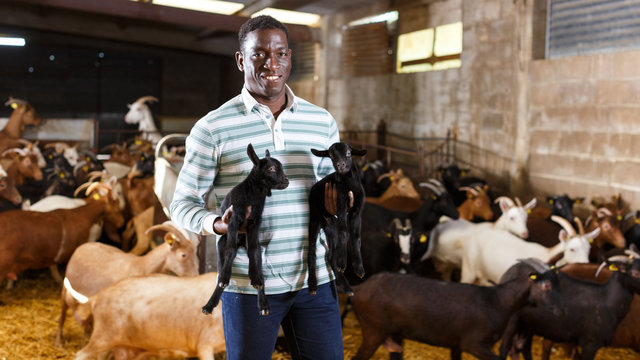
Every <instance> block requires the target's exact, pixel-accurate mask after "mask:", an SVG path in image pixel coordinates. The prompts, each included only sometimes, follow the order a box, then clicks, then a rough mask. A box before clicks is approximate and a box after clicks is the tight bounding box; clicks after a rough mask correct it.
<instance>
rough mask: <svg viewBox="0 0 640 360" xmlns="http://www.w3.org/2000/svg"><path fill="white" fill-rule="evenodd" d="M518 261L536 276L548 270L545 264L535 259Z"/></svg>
mask: <svg viewBox="0 0 640 360" xmlns="http://www.w3.org/2000/svg"><path fill="white" fill-rule="evenodd" d="M518 261H519V262H522V263H525V264H527V265H529V266H531V267H532V268H533V269H534V270H535V271H536V272H537V273H538V274H542V273H545V272H547V271H549V270H550V268H549V265H548V264H547V263H545V262H544V261H542V260H540V259H537V258H526V259H518Z"/></svg>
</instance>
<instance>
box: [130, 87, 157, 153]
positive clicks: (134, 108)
mask: <svg viewBox="0 0 640 360" xmlns="http://www.w3.org/2000/svg"><path fill="white" fill-rule="evenodd" d="M157 101H158V99H157V98H156V97H153V96H143V97H141V98H139V99H138V100H136V101H135V102H134V103H133V104H127V107H128V108H129V112H127V114H126V115H125V116H124V121H125V122H126V123H127V124H138V130H140V131H141V132H142V139H143V140H148V141H151V143H152V144H153V145H154V146H155V145H156V144H157V143H158V141H160V139H161V138H162V135H161V134H160V131H158V129H157V128H156V125H155V124H154V122H153V115H151V110H149V107H148V106H147V104H146V103H147V102H150V103H151V102H157Z"/></svg>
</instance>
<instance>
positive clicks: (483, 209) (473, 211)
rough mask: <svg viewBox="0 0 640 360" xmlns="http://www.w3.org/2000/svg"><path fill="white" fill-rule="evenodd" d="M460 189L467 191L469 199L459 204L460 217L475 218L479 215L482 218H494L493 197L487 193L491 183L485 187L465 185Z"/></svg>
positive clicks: (487, 219)
mask: <svg viewBox="0 0 640 360" xmlns="http://www.w3.org/2000/svg"><path fill="white" fill-rule="evenodd" d="M460 190H464V191H466V192H467V200H465V201H464V202H463V203H462V204H460V206H458V214H460V219H465V220H469V221H471V220H473V219H474V218H476V217H478V218H481V219H482V220H486V221H489V220H491V219H493V210H491V199H489V196H488V195H487V191H488V190H489V185H486V184H485V185H484V187H479V186H475V187H467V186H463V187H461V188H460Z"/></svg>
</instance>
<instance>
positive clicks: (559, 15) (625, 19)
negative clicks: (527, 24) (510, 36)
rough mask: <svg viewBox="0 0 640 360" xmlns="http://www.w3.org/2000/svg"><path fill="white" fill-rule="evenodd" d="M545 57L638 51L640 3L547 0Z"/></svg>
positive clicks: (630, 0)
mask: <svg viewBox="0 0 640 360" xmlns="http://www.w3.org/2000/svg"><path fill="white" fill-rule="evenodd" d="M548 6H549V7H548V16H547V39H548V40H547V43H546V46H547V48H546V57H547V58H556V57H561V56H574V55H580V54H589V53H603V52H611V51H616V50H618V51H619V50H626V49H634V48H635V49H637V48H640V1H639V0H627V1H592V0H573V1H566V0H565V1H561V0H549V2H548Z"/></svg>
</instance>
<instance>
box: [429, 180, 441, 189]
mask: <svg viewBox="0 0 640 360" xmlns="http://www.w3.org/2000/svg"><path fill="white" fill-rule="evenodd" d="M429 182H430V183H432V184H433V185H435V186H437V187H439V188H444V186H443V185H442V183H441V182H440V181H438V180H436V179H434V178H431V179H429Z"/></svg>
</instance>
